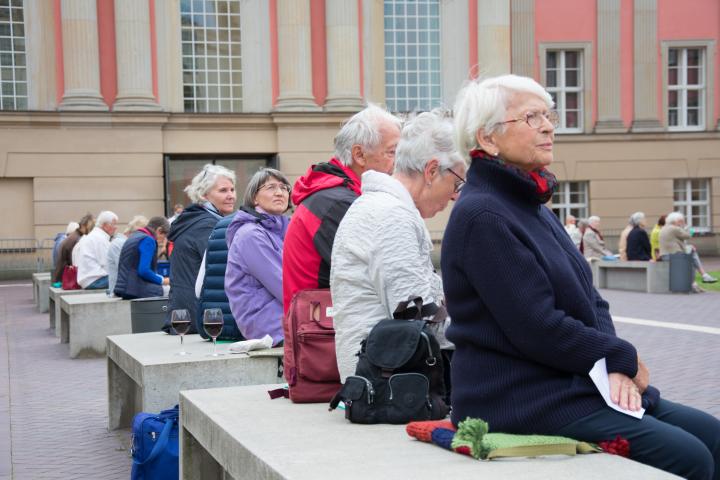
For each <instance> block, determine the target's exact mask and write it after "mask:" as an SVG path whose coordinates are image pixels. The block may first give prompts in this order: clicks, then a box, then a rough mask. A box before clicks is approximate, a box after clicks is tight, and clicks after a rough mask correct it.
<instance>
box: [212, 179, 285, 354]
mask: <svg viewBox="0 0 720 480" xmlns="http://www.w3.org/2000/svg"><path fill="white" fill-rule="evenodd" d="M290 190H291V186H290V182H288V180H287V178H285V175H283V174H282V173H281V172H280V171H278V170H274V169H272V168H263V169H262V170H260V171H258V172H257V173H256V174H255V175H253V177H252V178H251V179H250V183H249V184H248V186H247V189H246V190H245V197H244V199H243V206H242V207H240V209H239V210H238V212H237V213H236V214H235V218H234V219H233V221H232V223H231V224H230V226H229V227H228V230H227V236H226V237H225V238H226V240H227V244H228V261H227V270H226V271H225V292H226V293H227V297H228V300H229V301H230V310H232V314H233V316H234V317H235V322H236V323H237V325H238V328H239V329H240V332H241V333H242V334H243V336H244V337H245V338H247V339H253V338H262V337H263V336H265V335H266V334H267V335H270V336H271V337H272V339H273V345H274V346H277V345H279V344H281V343H282V341H283V327H282V314H283V306H282V305H283V303H282V302H283V296H282V250H283V240H284V239H285V232H286V231H287V226H288V223H289V222H290V219H289V218H287V217H286V216H284V215H283V213H285V212H286V211H287V210H288V209H289V208H290Z"/></svg>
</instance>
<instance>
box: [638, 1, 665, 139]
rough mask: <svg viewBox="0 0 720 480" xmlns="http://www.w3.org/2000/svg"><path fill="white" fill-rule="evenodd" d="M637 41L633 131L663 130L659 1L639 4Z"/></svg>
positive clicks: (640, 2) (639, 2)
mask: <svg viewBox="0 0 720 480" xmlns="http://www.w3.org/2000/svg"><path fill="white" fill-rule="evenodd" d="M633 38H634V48H633V53H634V55H633V56H634V58H635V65H634V71H635V75H634V78H635V80H634V86H633V90H634V98H635V102H634V109H635V115H634V117H633V123H632V131H633V132H656V131H659V130H662V129H663V127H662V125H661V124H660V119H659V116H658V100H657V92H658V76H657V62H658V53H657V0H635V3H634V11H633Z"/></svg>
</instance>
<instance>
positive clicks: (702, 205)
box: [673, 178, 710, 232]
mask: <svg viewBox="0 0 720 480" xmlns="http://www.w3.org/2000/svg"><path fill="white" fill-rule="evenodd" d="M673 208H674V210H675V211H678V212H680V213H682V214H683V215H685V220H686V222H687V224H688V226H690V227H692V228H694V229H695V231H697V232H709V231H710V180H709V179H707V178H687V179H680V180H674V181H673Z"/></svg>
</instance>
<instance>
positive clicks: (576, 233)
mask: <svg viewBox="0 0 720 480" xmlns="http://www.w3.org/2000/svg"><path fill="white" fill-rule="evenodd" d="M565 231H566V232H567V233H568V235H570V239H571V240H572V241H573V243H574V244H575V246H576V247H578V248H580V240H582V233H580V229H579V228H578V227H577V225H575V224H574V223H571V224H569V225H565Z"/></svg>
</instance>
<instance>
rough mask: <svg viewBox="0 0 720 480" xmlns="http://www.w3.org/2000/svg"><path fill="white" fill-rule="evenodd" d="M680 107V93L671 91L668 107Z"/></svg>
mask: <svg viewBox="0 0 720 480" xmlns="http://www.w3.org/2000/svg"><path fill="white" fill-rule="evenodd" d="M677 106H678V92H677V90H670V91H669V92H668V107H670V108H677Z"/></svg>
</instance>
